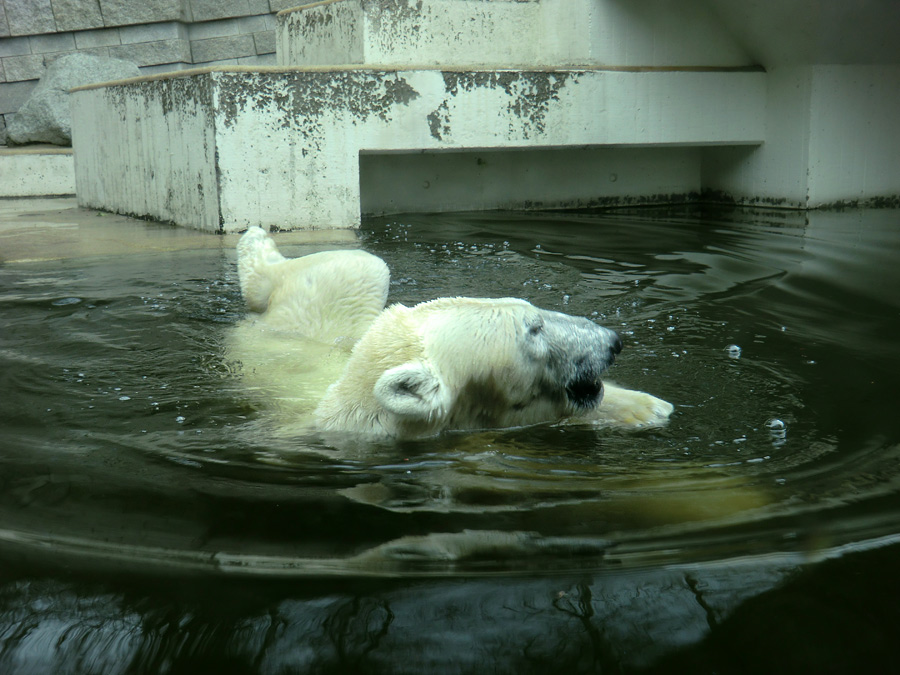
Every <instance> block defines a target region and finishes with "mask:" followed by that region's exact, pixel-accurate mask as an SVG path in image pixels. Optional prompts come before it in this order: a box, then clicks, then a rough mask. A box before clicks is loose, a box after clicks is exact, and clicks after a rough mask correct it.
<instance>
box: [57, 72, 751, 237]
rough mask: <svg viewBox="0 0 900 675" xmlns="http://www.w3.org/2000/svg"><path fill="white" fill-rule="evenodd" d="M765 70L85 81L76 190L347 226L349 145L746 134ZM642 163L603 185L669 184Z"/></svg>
mask: <svg viewBox="0 0 900 675" xmlns="http://www.w3.org/2000/svg"><path fill="white" fill-rule="evenodd" d="M765 77H766V76H765V73H762V72H747V71H745V70H742V69H739V70H721V69H711V70H710V69H671V68H664V69H654V68H631V69H626V68H622V69H615V70H610V69H599V68H593V69H583V68H582V69H541V70H461V69H460V70H438V69H425V68H420V69H411V68H408V69H402V70H401V69H377V68H371V67H370V68H364V69H360V68H353V69H349V68H330V69H324V68H269V69H258V70H250V69H243V68H231V69H224V68H211V69H204V70H199V71H182V72H180V73H176V74H173V75H171V76H166V77H151V78H138V79H136V80H132V81H125V82H119V83H110V84H106V85H92V86H90V87H83V88H79V89H76V90H74V91H73V94H72V113H73V125H72V126H73V147H74V149H75V152H76V155H77V156H78V163H77V166H76V182H77V186H78V199H79V203H80V204H82V205H83V206H91V207H95V208H100V209H106V210H110V211H116V212H119V213H125V214H132V215H140V216H150V217H153V218H156V219H158V220H162V221H170V222H174V223H177V224H179V225H184V226H187V227H193V228H198V229H206V230H213V231H225V232H231V231H239V230H242V229H244V228H246V227H248V226H250V225H260V226H263V227H272V228H281V229H318V228H348V227H356V226H358V224H359V221H360V155H361V154H384V153H412V154H415V153H422V152H428V153H430V152H445V151H456V152H460V151H472V150H478V151H481V150H489V151H493V152H501V151H515V150H523V149H525V150H532V151H537V150H558V149H565V148H568V149H572V150H575V149H578V148H593V147H632V148H637V147H653V146H681V147H695V146H702V145H710V144H714V145H743V144H759V143H761V142H762V141H763V138H764V119H765V115H764V111H765ZM712 101H715V103H716V104H715V105H711V102H712ZM554 161H558V160H554ZM637 161H638V160H637V159H635V158H634V157H633V156H632V157H631V158H630V159H629V162H630V166H632V167H634V166H635V162H637ZM696 161H697V162H699V158H698V159H697V160H696ZM676 164H677V162H676ZM588 165H589V164H588ZM586 166H587V165H586ZM669 166H671V165H669ZM604 167H606V168H608V165H607V164H604ZM548 168H552V163H551V165H549V167H548ZM606 168H604V170H606ZM613 173H615V171H614V170H613ZM689 173H691V172H689ZM646 174H647V179H646V180H645V181H644V182H643V183H640V182H635V183H633V184H632V185H631V187H630V189H629V190H628V191H627V192H628V193H629V194H622V191H621V190H620V189H618V188H617V190H616V195H617V196H618V197H623V198H626V199H628V200H630V201H633V199H634V198H639V197H641V196H643V195H658V194H660V193H661V192H667V191H670V189H671V186H672V181H671V177H670V176H668V175H667V176H665V177H664V179H661V182H660V183H659V184H657V182H655V178H654V177H658V176H659V175H660V174H658V173H656V172H654V171H649V170H648V171H647V172H646ZM691 175H696V176H697V179H696V181H694V182H693V183H692V184H690V185H687V184H686V183H685V181H681V182H680V183H679V185H681V186H683V188H684V189H685V190H687V191H688V192H693V191H699V189H700V187H701V186H700V184H699V165H697V166H696V171H695V172H693V173H692V174H691ZM609 182H610V181H609V180H607V179H604V181H602V182H599V183H598V181H596V180H594V179H593V177H591V176H587V177H586V179H585V180H584V181H581V183H580V184H579V185H577V186H575V187H573V188H572V190H570V192H569V194H568V196H567V197H566V199H565V201H564V202H561V201H560V199H561V197H560V195H559V194H554V192H553V191H552V190H550V189H549V188H548V189H547V190H546V191H545V190H543V188H542V185H548V186H549V185H550V184H551V183H552V181H533V184H529V186H528V189H527V190H524V189H523V190H520V191H519V192H518V193H514V194H512V195H510V196H507V197H505V198H504V199H503V200H502V203H498V204H494V205H493V207H494V208H499V207H501V206H503V207H513V208H515V207H525V206H527V205H528V204H529V203H531V204H541V205H542V207H552V206H554V205H558V206H568V205H570V203H571V200H576V201H585V200H594V199H598V198H603V197H604V196H605V195H604V194H603V188H602V187H601V186H602V185H607V184H609ZM554 189H555V188H554ZM392 199H393V196H392V195H381V196H380V197H379V195H378V194H377V190H376V191H375V193H371V192H370V194H368V195H367V204H368V207H367V210H368V209H371V210H374V211H378V210H379V209H382V210H384V209H388V208H390V203H391V201H392ZM379 201H380V202H382V203H381V204H379V203H378V202H379ZM630 201H628V202H626V203H630ZM482 203H483V206H482V208H491V206H492V205H491V200H483V202H482ZM409 206H415V201H411V202H410V201H405V202H404V205H403V208H408V207H409ZM448 207H450V208H454V205H448ZM455 208H457V209H458V208H460V207H459V205H455Z"/></svg>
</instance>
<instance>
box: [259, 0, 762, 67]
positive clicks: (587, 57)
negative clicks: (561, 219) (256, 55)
mask: <svg viewBox="0 0 900 675" xmlns="http://www.w3.org/2000/svg"><path fill="white" fill-rule="evenodd" d="M276 52H277V59H278V64H279V65H285V66H315V65H377V66H391V67H407V68H410V67H415V66H443V67H446V66H447V65H449V64H452V65H453V66H455V67H461V68H462V67H469V68H486V67H492V68H498V67H508V68H514V67H518V68H534V67H536V66H548V67H550V66H552V67H564V66H586V65H589V66H602V65H607V66H608V65H616V66H657V67H661V66H674V67H686V66H705V67H709V66H729V67H735V66H748V65H754V64H756V61H755V60H754V59H753V57H752V56H751V55H750V54H749V53H748V52H747V51H746V50H745V49H744V47H743V46H742V44H741V43H739V42H737V41H736V40H735V39H734V38H733V37H732V34H731V33H730V32H729V31H726V30H724V29H723V26H722V24H721V21H720V19H719V17H718V15H717V14H716V13H714V12H712V11H711V10H710V9H709V7H708V4H707V2H706V1H705V0H679V2H671V0H638V1H631V2H624V3H623V2H619V1H612V2H611V1H609V0H330V1H328V2H316V3H312V4H307V5H303V6H301V7H295V8H292V9H287V10H284V11H283V12H280V13H279V14H278V17H277V28H276Z"/></svg>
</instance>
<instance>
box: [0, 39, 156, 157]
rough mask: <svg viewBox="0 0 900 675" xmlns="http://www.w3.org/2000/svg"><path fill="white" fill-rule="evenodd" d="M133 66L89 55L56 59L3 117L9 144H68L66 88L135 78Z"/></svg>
mask: <svg viewBox="0 0 900 675" xmlns="http://www.w3.org/2000/svg"><path fill="white" fill-rule="evenodd" d="M138 75H140V70H139V69H138V67H137V65H136V64H134V63H131V62H130V61H123V60H122V59H110V58H104V57H102V56H94V55H93V54H81V53H77V52H76V53H74V54H67V55H65V56H61V57H59V58H58V59H56V60H55V61H54V62H53V63H52V64H50V67H49V68H47V71H46V72H45V73H44V76H43V77H42V78H41V80H40V82H38V84H37V86H36V87H35V88H34V91H32V92H31V96H29V97H28V98H27V99H26V100H25V103H23V104H22V107H21V108H19V110H18V111H17V112H16V114H15V115H12V116H9V117H7V134H8V139H9V143H10V144H15V145H23V144H25V143H53V144H54V145H71V144H72V116H71V114H70V112H69V89H71V88H73V87H80V86H82V85H85V84H94V83H96V82H107V81H109V80H121V79H125V78H127V77H137V76H138Z"/></svg>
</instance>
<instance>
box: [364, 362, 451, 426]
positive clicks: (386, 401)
mask: <svg viewBox="0 0 900 675" xmlns="http://www.w3.org/2000/svg"><path fill="white" fill-rule="evenodd" d="M375 399H376V400H377V401H378V402H379V403H380V404H381V405H382V406H384V408H385V409H387V410H388V411H389V412H392V413H394V414H395V415H399V416H401V417H405V418H407V419H418V420H422V421H432V420H435V419H437V418H440V417H443V416H444V415H445V414H446V413H447V409H448V408H449V404H450V400H449V396H448V392H447V386H446V385H445V384H444V382H443V381H442V380H441V378H440V377H439V376H438V375H437V373H435V372H434V370H432V369H431V368H430V367H428V365H427V364H425V363H422V362H412V363H404V364H403V365H402V366H397V367H396V368H391V369H390V370H387V371H385V372H384V373H383V374H382V375H381V377H379V378H378V382H376V383H375Z"/></svg>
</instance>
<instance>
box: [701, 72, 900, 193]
mask: <svg viewBox="0 0 900 675" xmlns="http://www.w3.org/2000/svg"><path fill="white" fill-rule="evenodd" d="M767 99H768V103H767V107H766V142H765V143H764V144H763V145H761V146H759V147H758V148H753V149H747V148H712V149H707V150H705V151H704V158H703V185H704V189H705V192H706V194H707V196H708V197H711V198H713V199H716V198H723V199H727V200H735V201H738V202H740V203H748V204H761V205H767V206H781V207H789V208H816V207H820V206H828V205H835V204H840V203H859V204H867V203H875V204H878V203H883V202H885V200H892V201H896V200H897V198H898V196H900V159H898V158H900V134H898V133H897V120H898V119H900V65H865V64H859V65H793V66H778V67H775V68H772V69H771V70H770V71H769V73H768V75H767Z"/></svg>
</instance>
